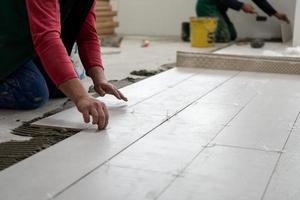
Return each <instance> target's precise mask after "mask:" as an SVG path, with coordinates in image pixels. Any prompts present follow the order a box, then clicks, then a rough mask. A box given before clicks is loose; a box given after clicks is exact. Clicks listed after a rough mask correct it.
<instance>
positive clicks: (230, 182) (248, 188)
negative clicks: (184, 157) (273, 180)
mask: <svg viewBox="0 0 300 200" xmlns="http://www.w3.org/2000/svg"><path fill="white" fill-rule="evenodd" d="M277 157H278V154H275V153H266V152H262V151H253V150H245V149H236V148H228V147H218V146H215V147H211V148H207V149H206V150H205V151H204V152H202V153H201V154H200V155H199V156H198V158H197V159H196V160H194V162H193V163H192V164H191V165H190V167H189V168H188V169H187V170H186V173H185V174H183V175H182V176H179V177H178V178H177V179H176V180H175V182H174V183H173V184H172V185H171V186H170V187H169V188H168V189H167V190H166V191H165V192H164V193H163V194H162V196H161V197H160V198H159V200H199V199H201V200H202V199H203V200H224V199H240V200H248V199H249V200H259V199H260V197H261V195H262V193H263V190H264V187H265V185H266V184H267V182H268V178H269V176H270V174H271V170H272V168H273V167H274V165H275V163H276V159H277Z"/></svg>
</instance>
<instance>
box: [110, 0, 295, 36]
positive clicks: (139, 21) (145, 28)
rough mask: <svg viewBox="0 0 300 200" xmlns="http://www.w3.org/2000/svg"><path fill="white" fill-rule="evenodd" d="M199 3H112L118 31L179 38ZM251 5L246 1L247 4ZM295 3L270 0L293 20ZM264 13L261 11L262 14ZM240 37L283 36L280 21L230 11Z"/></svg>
mask: <svg viewBox="0 0 300 200" xmlns="http://www.w3.org/2000/svg"><path fill="white" fill-rule="evenodd" d="M196 1H197V0H112V3H113V5H114V7H115V8H117V10H118V17H117V20H118V21H119V22H120V27H119V28H118V29H117V32H118V33H120V34H125V35H151V36H180V30H181V22H183V21H188V20H189V17H190V16H195V15H196V14H195V5H196ZM248 1H249V2H251V1H250V0H245V2H248ZM295 1H296V0H270V2H271V3H272V4H273V5H274V7H275V8H276V9H277V10H279V11H283V12H286V13H287V14H288V15H289V17H290V18H291V19H292V21H293V19H294V7H295ZM261 13H262V12H261ZM229 15H230V17H231V19H232V21H233V22H234V24H235V25H236V28H237V30H238V33H239V37H240V38H244V37H253V36H255V37H266V38H268V37H280V24H279V21H278V20H276V19H274V17H272V18H271V19H269V20H268V21H267V22H264V23H262V22H259V23H258V22H256V21H255V16H251V15H247V14H244V13H243V12H236V11H230V12H229Z"/></svg>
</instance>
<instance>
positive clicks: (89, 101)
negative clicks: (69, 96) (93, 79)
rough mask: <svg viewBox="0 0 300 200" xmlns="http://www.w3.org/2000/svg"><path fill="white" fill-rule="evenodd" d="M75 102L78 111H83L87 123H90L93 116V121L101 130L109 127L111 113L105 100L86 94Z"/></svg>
mask: <svg viewBox="0 0 300 200" xmlns="http://www.w3.org/2000/svg"><path fill="white" fill-rule="evenodd" d="M75 104H76V107H77V109H78V111H79V112H81V113H82V116H83V119H84V122H85V123H89V122H90V116H92V119H93V121H92V123H93V124H95V125H97V126H98V129H99V130H102V129H105V128H106V127H107V124H108V119H109V115H108V110H107V108H106V106H105V104H104V103H103V102H101V101H99V100H97V99H95V98H93V97H90V96H86V97H83V98H80V99H79V100H78V101H77V102H75Z"/></svg>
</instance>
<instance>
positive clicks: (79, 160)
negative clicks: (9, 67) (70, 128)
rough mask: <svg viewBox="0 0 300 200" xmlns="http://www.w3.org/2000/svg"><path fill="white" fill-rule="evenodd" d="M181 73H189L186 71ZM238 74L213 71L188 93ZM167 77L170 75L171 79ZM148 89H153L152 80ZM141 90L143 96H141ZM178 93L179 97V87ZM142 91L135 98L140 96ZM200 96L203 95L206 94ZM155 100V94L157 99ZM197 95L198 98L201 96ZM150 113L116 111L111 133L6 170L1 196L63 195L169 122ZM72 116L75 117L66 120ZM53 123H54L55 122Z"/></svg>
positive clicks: (0, 177)
mask: <svg viewBox="0 0 300 200" xmlns="http://www.w3.org/2000/svg"><path fill="white" fill-rule="evenodd" d="M166 73H170V74H169V75H170V76H171V77H172V80H173V79H175V80H177V81H174V80H173V82H176V83H177V84H175V85H173V88H176V87H178V86H179V85H180V84H181V83H180V82H179V79H181V75H178V76H177V75H176V74H174V73H173V72H172V71H170V72H166ZM178 73H179V74H180V73H181V72H178ZM182 73H184V74H185V72H182ZM236 73H237V72H221V71H210V72H208V73H206V75H205V76H210V77H211V78H208V79H205V80H206V82H204V83H203V85H202V86H199V85H194V84H191V88H194V89H191V88H190V89H189V92H191V94H192V93H193V94H197V93H196V92H197V91H198V88H199V87H205V88H206V90H205V91H203V93H204V92H208V91H211V90H212V89H214V88H216V87H217V86H220V85H221V84H222V83H224V82H226V81H228V80H229V79H231V78H232V77H233V76H234V75H235V74H236ZM208 74H209V75H208ZM164 76H166V77H167V75H164ZM189 76H190V75H189ZM203 76H204V75H203ZM203 76H199V78H200V79H201V77H202V78H203ZM166 77H165V79H166ZM170 79H171V78H170ZM185 79H186V80H185V81H184V82H188V81H190V82H191V83H193V82H194V80H193V79H191V78H185ZM154 80H155V78H154ZM182 81H183V80H182ZM182 81H181V82H182ZM154 82H155V81H154ZM179 83H180V84H179ZM148 86H149V87H152V85H151V79H150V82H149V84H148ZM131 87H136V86H134V85H133V86H131ZM173 88H171V87H170V88H166V89H165V90H166V92H164V93H159V94H165V95H169V93H168V92H167V91H168V90H173ZM137 91H138V90H137ZM141 91H142V90H141ZM141 91H139V92H140V93H142V92H141ZM144 91H145V92H146V93H148V91H149V90H148V89H147V87H146V86H145V87H144ZM173 91H174V92H176V93H178V91H177V90H176V89H175V90H173ZM139 92H137V93H136V95H139ZM152 92H155V91H154V90H153V91H152ZM141 95H142V94H141ZM198 95H199V97H200V96H202V95H203V94H202V93H201V94H198ZM154 96H155V95H152V98H153V97H154ZM194 97H195V99H197V98H196V96H194ZM149 98H150V97H149ZM162 98H163V96H162ZM163 99H164V98H163ZM192 101H194V100H193V99H190V97H189V95H187V96H182V98H181V101H180V102H181V103H180V104H178V103H176V104H175V105H176V106H177V107H180V108H182V107H184V106H186V105H189V104H191V103H192ZM154 104H157V102H153V105H154ZM151 109H154V108H153V107H148V108H145V110H144V111H141V112H132V110H130V109H114V110H112V111H111V120H110V125H109V127H108V128H107V130H105V131H102V132H97V131H95V129H94V128H93V127H89V128H88V129H87V130H85V131H82V132H81V133H79V134H77V135H75V136H72V137H70V138H68V139H66V140H64V141H62V142H60V143H58V144H56V145H54V146H52V147H50V148H48V149H46V150H44V151H42V152H40V153H38V154H36V155H34V156H32V157H30V158H28V159H26V160H24V161H22V162H20V163H18V164H16V165H14V166H12V167H10V168H8V169H6V170H4V171H2V172H1V173H0V193H1V197H3V198H4V199H7V200H13V199H18V200H20V199H24V200H25V199H30V200H32V199H39V200H42V199H47V198H48V196H53V195H55V194H57V193H59V192H60V191H62V190H64V189H65V188H67V187H68V186H70V185H72V184H73V183H74V182H76V181H78V180H79V179H80V178H81V177H84V176H85V175H86V174H89V173H90V172H91V171H93V170H94V169H96V168H98V167H100V166H101V165H103V164H104V163H106V162H107V161H108V160H110V159H111V158H113V157H114V156H116V155H118V154H119V153H120V152H122V151H123V150H124V149H126V148H128V147H129V146H130V145H132V144H133V143H135V142H137V141H139V140H140V139H141V138H143V137H144V136H145V135H146V134H148V133H149V132H150V131H151V130H153V129H154V128H156V127H158V126H160V125H161V124H162V123H164V122H165V121H166V116H165V115H151V114H149V113H150V110H151ZM155 109H160V110H162V113H165V112H166V111H165V110H164V108H162V107H159V108H155ZM175 110H177V109H174V110H173V113H169V114H170V116H172V115H175V114H176V113H175ZM72 117H73V115H70V116H65V117H64V118H72ZM50 123H53V122H51V121H50ZM32 191H35V192H32Z"/></svg>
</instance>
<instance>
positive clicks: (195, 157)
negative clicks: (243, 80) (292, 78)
mask: <svg viewBox="0 0 300 200" xmlns="http://www.w3.org/2000/svg"><path fill="white" fill-rule="evenodd" d="M256 96H257V95H254V96H253V97H252V98H251V99H250V100H249V101H248V102H247V103H246V104H245V105H244V106H243V107H242V108H241V109H240V110H239V111H238V112H237V113H236V114H235V115H234V116H233V117H232V118H231V119H230V120H229V121H228V122H227V123H226V124H225V125H224V127H223V128H222V129H221V130H220V131H218V132H217V134H216V135H215V136H214V137H213V138H212V139H211V140H209V141H208V143H207V144H206V145H205V146H209V145H210V144H211V142H212V141H213V140H214V139H215V138H216V137H217V136H218V135H219V134H220V133H221V132H222V131H223V130H224V129H225V128H226V127H227V126H228V125H229V124H230V123H231V122H232V121H233V120H234V119H235V118H236V117H237V116H238V115H239V114H240V113H241V112H242V111H243V110H244V109H245V108H246V107H247V106H248V105H249V104H250V102H252V100H253V99H254V98H255V97H256ZM205 149H206V148H205V147H203V148H202V149H201V150H200V151H199V152H198V153H197V154H196V155H195V156H194V157H193V158H192V159H191V161H190V162H189V163H188V164H187V165H186V166H185V167H184V168H183V169H182V170H181V171H180V172H179V173H178V175H177V176H176V177H175V178H174V179H173V180H172V181H171V182H170V183H169V184H168V185H167V186H166V187H165V188H164V189H163V190H162V191H161V192H160V193H159V194H158V196H157V197H155V198H154V200H158V199H159V198H160V197H161V195H162V194H163V193H164V192H166V191H167V190H168V189H169V187H171V185H172V184H173V183H174V182H175V181H176V180H177V178H178V177H180V176H181V175H182V174H183V173H184V171H185V170H186V169H187V168H188V167H189V166H190V165H191V164H192V163H193V162H194V160H196V159H197V157H198V156H199V155H200V154H201V153H202V152H203V151H204V150H205Z"/></svg>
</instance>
